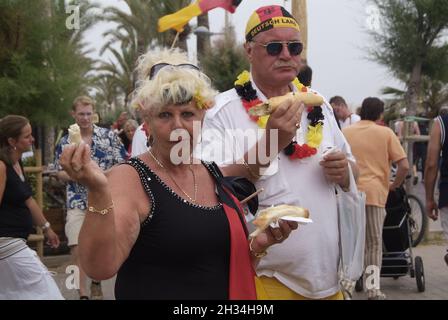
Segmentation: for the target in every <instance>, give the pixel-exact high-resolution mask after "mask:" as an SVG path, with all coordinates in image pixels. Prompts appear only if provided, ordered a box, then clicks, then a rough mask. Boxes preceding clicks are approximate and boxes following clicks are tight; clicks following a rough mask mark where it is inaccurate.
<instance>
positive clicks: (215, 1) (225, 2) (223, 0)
mask: <svg viewBox="0 0 448 320" xmlns="http://www.w3.org/2000/svg"><path fill="white" fill-rule="evenodd" d="M241 1H242V0H199V7H200V8H201V11H202V13H206V12H208V11H210V10H212V9H215V8H218V7H219V8H223V9H225V10H227V11H229V12H230V13H234V12H235V9H236V7H238V5H239V4H240V3H241Z"/></svg>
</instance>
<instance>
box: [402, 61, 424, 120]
mask: <svg viewBox="0 0 448 320" xmlns="http://www.w3.org/2000/svg"><path fill="white" fill-rule="evenodd" d="M421 81H422V61H421V60H418V61H417V62H416V64H415V65H414V67H413V69H412V74H411V78H410V79H409V82H408V89H407V91H406V94H405V97H404V102H405V105H406V115H407V116H415V114H416V113H417V108H418V104H419V101H418V97H419V94H420V87H421Z"/></svg>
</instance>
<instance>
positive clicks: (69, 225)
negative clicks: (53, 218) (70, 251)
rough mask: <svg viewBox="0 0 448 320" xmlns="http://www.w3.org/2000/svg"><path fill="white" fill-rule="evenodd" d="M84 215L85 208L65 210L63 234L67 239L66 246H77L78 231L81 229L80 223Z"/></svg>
mask: <svg viewBox="0 0 448 320" xmlns="http://www.w3.org/2000/svg"><path fill="white" fill-rule="evenodd" d="M85 216H86V212H85V210H81V209H78V208H75V209H69V210H67V218H66V222H65V235H66V236H67V239H68V246H77V245H78V237H79V231H81V227H82V223H83V222H84V218H85Z"/></svg>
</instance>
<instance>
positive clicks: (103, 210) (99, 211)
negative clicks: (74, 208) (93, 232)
mask: <svg viewBox="0 0 448 320" xmlns="http://www.w3.org/2000/svg"><path fill="white" fill-rule="evenodd" d="M113 208H114V202H113V201H112V204H111V205H110V206H108V207H107V208H104V209H102V210H98V209H96V208H95V207H88V208H87V211H89V212H92V213H99V214H100V215H102V216H104V215H105V214H108V213H109V212H111V211H112V209H113Z"/></svg>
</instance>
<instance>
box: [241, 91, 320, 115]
mask: <svg viewBox="0 0 448 320" xmlns="http://www.w3.org/2000/svg"><path fill="white" fill-rule="evenodd" d="M288 99H294V100H298V101H300V102H303V103H304V104H305V105H306V106H313V107H314V106H320V105H322V104H323V103H324V99H323V98H322V97H321V96H320V95H318V94H316V93H313V92H289V93H287V94H285V95H283V96H279V97H273V98H270V99H269V100H268V101H266V102H263V103H260V104H257V105H256V106H254V107H252V108H250V109H249V114H250V115H251V116H257V117H261V116H267V115H270V114H271V113H272V112H274V111H275V109H277V108H278V106H279V105H280V104H282V103H283V102H284V101H286V100H288Z"/></svg>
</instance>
